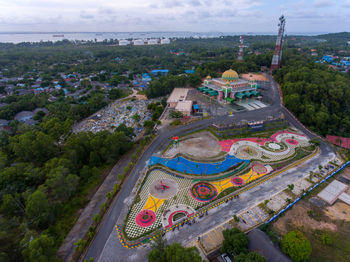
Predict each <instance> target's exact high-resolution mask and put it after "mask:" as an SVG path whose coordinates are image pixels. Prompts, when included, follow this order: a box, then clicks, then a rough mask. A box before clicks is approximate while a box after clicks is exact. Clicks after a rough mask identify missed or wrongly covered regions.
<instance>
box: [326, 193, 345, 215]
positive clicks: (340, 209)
mask: <svg viewBox="0 0 350 262" xmlns="http://www.w3.org/2000/svg"><path fill="white" fill-rule="evenodd" d="M348 191H350V190H348ZM325 213H326V215H327V216H328V217H329V218H331V219H333V220H337V219H338V220H346V221H349V222H350V206H349V205H347V204H345V203H343V202H341V201H339V200H337V202H336V203H335V204H334V205H333V206H330V207H327V208H326V210H325Z"/></svg>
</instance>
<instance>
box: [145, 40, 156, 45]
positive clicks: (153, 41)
mask: <svg viewBox="0 0 350 262" xmlns="http://www.w3.org/2000/svg"><path fill="white" fill-rule="evenodd" d="M147 44H148V45H157V44H158V39H150V40H148V41H147Z"/></svg>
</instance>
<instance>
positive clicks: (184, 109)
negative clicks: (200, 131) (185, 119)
mask: <svg viewBox="0 0 350 262" xmlns="http://www.w3.org/2000/svg"><path fill="white" fill-rule="evenodd" d="M192 105H193V102H192V101H191V100H185V101H179V102H178V103H177V105H176V107H175V110H176V111H179V112H181V113H182V114H183V115H184V116H190V115H191V112H192Z"/></svg>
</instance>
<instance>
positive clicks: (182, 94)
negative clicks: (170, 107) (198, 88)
mask: <svg viewBox="0 0 350 262" xmlns="http://www.w3.org/2000/svg"><path fill="white" fill-rule="evenodd" d="M188 91H189V89H188V88H174V90H173V92H171V94H170V96H169V98H168V100H167V102H168V103H177V102H179V101H184V100H186V97H187V94H188Z"/></svg>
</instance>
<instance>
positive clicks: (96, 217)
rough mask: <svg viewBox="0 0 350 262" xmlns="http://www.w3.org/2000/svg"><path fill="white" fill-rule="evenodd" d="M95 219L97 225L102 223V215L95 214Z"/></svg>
mask: <svg viewBox="0 0 350 262" xmlns="http://www.w3.org/2000/svg"><path fill="white" fill-rule="evenodd" d="M93 219H94V221H95V223H96V224H97V223H98V222H100V220H101V216H100V214H95V215H94V218H93Z"/></svg>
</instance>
